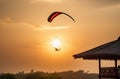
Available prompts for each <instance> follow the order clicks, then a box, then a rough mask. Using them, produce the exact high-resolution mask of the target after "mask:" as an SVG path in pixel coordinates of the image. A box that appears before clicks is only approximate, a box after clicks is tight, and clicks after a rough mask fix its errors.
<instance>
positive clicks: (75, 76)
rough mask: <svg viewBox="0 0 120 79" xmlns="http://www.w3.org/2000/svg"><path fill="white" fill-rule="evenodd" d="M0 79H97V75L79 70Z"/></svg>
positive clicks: (2, 76) (10, 75)
mask: <svg viewBox="0 0 120 79" xmlns="http://www.w3.org/2000/svg"><path fill="white" fill-rule="evenodd" d="M0 79H98V77H97V74H90V73H87V72H84V71H83V70H79V71H64V72H54V73H45V72H40V71H37V72H34V71H32V72H30V73H24V72H19V73H17V74H13V73H2V74H0Z"/></svg>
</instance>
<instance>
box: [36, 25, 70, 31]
mask: <svg viewBox="0 0 120 79" xmlns="http://www.w3.org/2000/svg"><path fill="white" fill-rule="evenodd" d="M67 28H68V26H50V25H42V26H41V27H38V28H36V30H60V29H67Z"/></svg>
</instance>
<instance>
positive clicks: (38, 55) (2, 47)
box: [0, 0, 120, 72]
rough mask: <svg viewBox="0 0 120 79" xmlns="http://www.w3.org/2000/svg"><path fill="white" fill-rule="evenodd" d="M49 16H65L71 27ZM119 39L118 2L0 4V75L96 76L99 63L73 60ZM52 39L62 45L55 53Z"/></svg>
mask: <svg viewBox="0 0 120 79" xmlns="http://www.w3.org/2000/svg"><path fill="white" fill-rule="evenodd" d="M54 11H62V12H66V13H68V14H70V15H71V16H72V17H74V19H75V20H76V22H75V23H74V22H73V21H72V20H71V19H69V18H68V17H66V16H64V15H60V16H58V17H57V18H55V19H54V21H53V22H52V23H49V22H47V18H48V16H49V15H50V14H51V13H52V12H54ZM119 36H120V0H0V72H18V71H23V70H24V71H25V72H29V71H30V70H31V69H34V70H35V71H37V70H39V71H48V72H54V71H64V70H79V69H83V70H85V71H90V72H98V61H96V60H94V61H87V60H82V59H76V60H75V59H74V58H73V57H72V55H74V54H77V53H80V52H83V51H86V50H88V49H91V48H93V47H96V46H98V45H101V44H104V43H106V42H109V41H112V40H115V39H117V38H118V37H119ZM55 38H58V39H59V40H60V41H61V50H60V51H58V52H56V51H55V50H54V48H53V47H52V45H51V42H52V40H54V39H55ZM103 62H105V63H103V65H102V66H109V65H111V66H113V63H114V62H106V61H103ZM93 67H94V69H93Z"/></svg>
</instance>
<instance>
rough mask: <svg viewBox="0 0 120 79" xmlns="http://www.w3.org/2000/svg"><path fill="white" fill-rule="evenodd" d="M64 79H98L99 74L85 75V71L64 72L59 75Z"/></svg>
mask: <svg viewBox="0 0 120 79" xmlns="http://www.w3.org/2000/svg"><path fill="white" fill-rule="evenodd" d="M57 74H58V75H59V76H61V77H62V79H98V75H97V74H90V73H85V72H84V71H83V70H79V71H76V72H74V71H64V72H59V73H57Z"/></svg>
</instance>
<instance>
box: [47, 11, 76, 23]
mask: <svg viewBox="0 0 120 79" xmlns="http://www.w3.org/2000/svg"><path fill="white" fill-rule="evenodd" d="M60 14H64V15H66V16H68V17H69V18H71V19H72V20H73V21H74V22H75V20H74V18H73V17H72V16H70V15H68V14H67V13H64V12H53V13H52V14H51V15H50V16H49V17H48V22H50V23H51V22H52V20H53V19H54V18H55V17H56V16H58V15H60Z"/></svg>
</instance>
